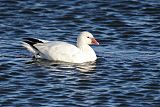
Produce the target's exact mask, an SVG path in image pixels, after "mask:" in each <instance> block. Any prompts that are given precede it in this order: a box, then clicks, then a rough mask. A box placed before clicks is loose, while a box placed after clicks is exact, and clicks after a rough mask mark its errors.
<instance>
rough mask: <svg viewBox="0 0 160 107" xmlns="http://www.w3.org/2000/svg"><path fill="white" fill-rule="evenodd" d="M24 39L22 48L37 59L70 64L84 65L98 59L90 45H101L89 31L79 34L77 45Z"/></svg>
mask: <svg viewBox="0 0 160 107" xmlns="http://www.w3.org/2000/svg"><path fill="white" fill-rule="evenodd" d="M23 39H24V41H22V46H24V47H25V48H27V50H28V51H30V52H31V53H32V54H33V55H34V57H35V58H42V59H47V60H53V61H63V62H69V63H84V62H91V61H95V60H96V59H97V56H96V53H95V51H94V50H93V49H92V48H91V47H90V46H89V45H91V44H95V45H99V43H98V42H97V41H96V39H95V38H94V36H93V35H92V34H91V33H90V32H88V31H83V32H81V33H80V34H79V36H78V37H77V44H76V45H72V44H70V43H67V42H62V41H48V40H42V39H37V38H23Z"/></svg>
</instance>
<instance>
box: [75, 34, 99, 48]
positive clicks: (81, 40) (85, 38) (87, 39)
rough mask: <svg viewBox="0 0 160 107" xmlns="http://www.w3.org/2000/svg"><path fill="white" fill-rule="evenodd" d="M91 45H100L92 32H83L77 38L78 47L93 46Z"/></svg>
mask: <svg viewBox="0 0 160 107" xmlns="http://www.w3.org/2000/svg"><path fill="white" fill-rule="evenodd" d="M91 44H95V45H99V43H98V42H97V41H96V39H95V38H94V36H93V35H92V34H91V33H90V32H87V31H83V32H81V33H80V35H79V36H78V38H77V46H80V45H91Z"/></svg>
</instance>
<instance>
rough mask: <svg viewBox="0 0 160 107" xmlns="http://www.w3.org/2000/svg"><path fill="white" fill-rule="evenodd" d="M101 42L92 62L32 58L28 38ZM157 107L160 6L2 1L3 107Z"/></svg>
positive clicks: (153, 2)
mask: <svg viewBox="0 0 160 107" xmlns="http://www.w3.org/2000/svg"><path fill="white" fill-rule="evenodd" d="M81 31H89V32H91V33H92V34H93V35H94V36H95V37H96V38H97V40H98V41H99V43H100V45H99V46H92V47H93V48H94V50H95V51H96V53H97V56H98V59H97V61H96V62H93V63H84V64H69V63H61V62H50V61H46V60H35V59H32V55H31V54H30V53H29V52H28V51H27V50H26V49H25V48H23V47H22V46H21V41H22V38H23V37H35V38H41V39H47V40H60V41H67V42H70V43H72V44H75V43H76V38H77V35H78V34H79V33H80V32H81ZM54 106H56V107H144V106H145V107H159V106H160V1H159V0H99V1H98V0H72V1H69V0H66V1H63V0H26V1H23V0H1V1H0V107H54Z"/></svg>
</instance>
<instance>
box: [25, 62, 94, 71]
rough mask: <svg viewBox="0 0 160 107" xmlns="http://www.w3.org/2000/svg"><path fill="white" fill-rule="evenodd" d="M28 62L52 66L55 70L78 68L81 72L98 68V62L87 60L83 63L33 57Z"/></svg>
mask: <svg viewBox="0 0 160 107" xmlns="http://www.w3.org/2000/svg"><path fill="white" fill-rule="evenodd" d="M26 64H37V65H40V66H44V67H51V68H52V69H53V70H55V69H56V70H58V69H60V70H62V69H63V70H78V71H81V72H93V71H95V69H96V62H87V63H82V64H74V63H67V62H60V61H49V60H44V59H33V60H32V61H29V62H26Z"/></svg>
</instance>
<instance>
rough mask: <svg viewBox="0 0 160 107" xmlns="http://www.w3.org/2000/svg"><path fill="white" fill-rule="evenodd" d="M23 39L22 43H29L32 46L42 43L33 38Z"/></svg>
mask: <svg viewBox="0 0 160 107" xmlns="http://www.w3.org/2000/svg"><path fill="white" fill-rule="evenodd" d="M23 39H24V42H26V43H31V44H32V45H34V44H36V43H43V42H42V41H40V40H38V39H35V38H23Z"/></svg>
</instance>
